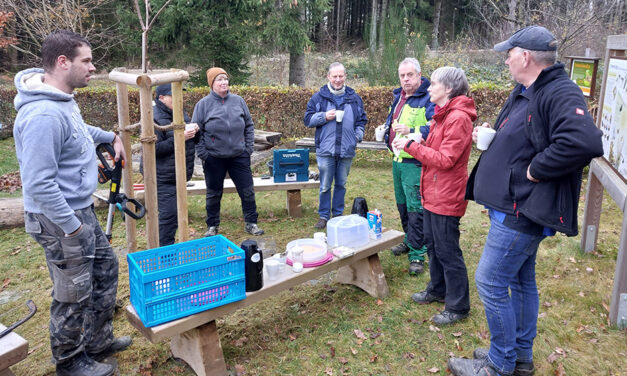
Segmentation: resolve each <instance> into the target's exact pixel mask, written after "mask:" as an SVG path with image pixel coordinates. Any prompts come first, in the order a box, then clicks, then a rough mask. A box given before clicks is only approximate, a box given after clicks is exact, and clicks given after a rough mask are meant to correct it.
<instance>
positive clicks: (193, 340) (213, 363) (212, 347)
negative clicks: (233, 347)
mask: <svg viewBox="0 0 627 376" xmlns="http://www.w3.org/2000/svg"><path fill="white" fill-rule="evenodd" d="M170 349H172V355H174V357H176V358H180V359H183V360H184V361H185V362H186V363H187V364H189V366H190V367H192V369H193V370H194V372H196V375H198V376H226V375H227V374H228V373H227V371H226V363H225V362H224V354H223V353H222V345H221V344H220V337H219V335H218V328H217V327H216V322H215V321H210V322H208V323H206V324H204V325H200V326H199V327H197V328H194V329H190V330H188V331H186V332H184V333H181V334H177V335H175V336H174V337H172V342H171V343H170Z"/></svg>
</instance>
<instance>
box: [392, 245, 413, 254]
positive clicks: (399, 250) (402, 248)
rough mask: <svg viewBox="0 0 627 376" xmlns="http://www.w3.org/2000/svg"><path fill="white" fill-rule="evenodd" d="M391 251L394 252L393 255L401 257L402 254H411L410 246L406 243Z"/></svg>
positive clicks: (396, 246)
mask: <svg viewBox="0 0 627 376" xmlns="http://www.w3.org/2000/svg"><path fill="white" fill-rule="evenodd" d="M390 250H391V251H392V254H393V255H394V256H400V255H402V254H405V253H407V252H409V246H407V244H405V243H401V244H397V245H395V246H394V247H392V248H391V249H390Z"/></svg>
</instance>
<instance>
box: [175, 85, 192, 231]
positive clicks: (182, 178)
mask: <svg viewBox="0 0 627 376" xmlns="http://www.w3.org/2000/svg"><path fill="white" fill-rule="evenodd" d="M172 115H173V119H172V124H174V125H183V124H184V119H183V88H182V83H181V82H172ZM183 133H184V129H180V128H179V129H177V128H175V129H174V164H175V169H176V210H177V213H178V214H177V220H178V230H179V231H178V232H179V238H178V239H179V242H184V241H187V240H189V231H188V225H189V223H188V217H187V187H186V184H187V164H186V158H185V135H184V134H183Z"/></svg>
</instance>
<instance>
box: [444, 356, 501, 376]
mask: <svg viewBox="0 0 627 376" xmlns="http://www.w3.org/2000/svg"><path fill="white" fill-rule="evenodd" d="M448 369H449V370H450V371H451V372H452V373H453V375H455V376H498V372H496V370H495V369H494V368H493V367H492V365H491V364H490V362H489V361H488V359H487V358H484V359H465V358H449V360H448Z"/></svg>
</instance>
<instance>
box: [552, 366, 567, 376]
mask: <svg viewBox="0 0 627 376" xmlns="http://www.w3.org/2000/svg"><path fill="white" fill-rule="evenodd" d="M553 373H554V374H555V376H566V371H564V365H563V364H562V363H560V364H558V365H557V368H556V369H555V372H553Z"/></svg>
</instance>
